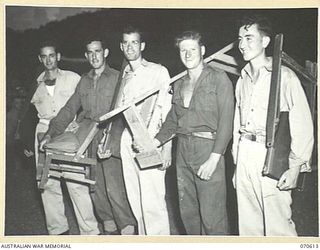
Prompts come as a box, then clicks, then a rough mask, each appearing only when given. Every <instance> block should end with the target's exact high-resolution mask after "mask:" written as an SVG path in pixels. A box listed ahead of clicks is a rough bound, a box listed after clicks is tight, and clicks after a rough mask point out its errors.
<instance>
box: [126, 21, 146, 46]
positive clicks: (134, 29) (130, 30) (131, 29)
mask: <svg viewBox="0 0 320 250" xmlns="http://www.w3.org/2000/svg"><path fill="white" fill-rule="evenodd" d="M132 33H137V34H139V36H140V42H144V34H143V32H142V31H141V30H140V29H139V28H138V27H135V26H132V25H128V26H125V27H124V28H123V30H122V35H123V34H132ZM121 39H122V38H121Z"/></svg>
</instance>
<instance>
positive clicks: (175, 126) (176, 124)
mask: <svg viewBox="0 0 320 250" xmlns="http://www.w3.org/2000/svg"><path fill="white" fill-rule="evenodd" d="M185 81H189V77H188V76H185V77H183V78H181V79H180V80H178V81H177V82H176V83H175V84H174V95H173V99H172V103H173V104H172V107H171V110H170V112H169V114H168V116H167V119H166V121H165V122H164V124H163V126H162V128H161V130H160V132H159V133H158V134H157V136H156V138H157V139H158V140H159V141H160V142H164V141H166V140H168V139H169V138H170V137H171V136H172V135H173V134H175V133H180V134H189V133H192V132H216V139H215V143H214V147H213V150H212V152H213V153H218V154H224V152H225V150H226V147H227V145H228V143H229V141H230V139H231V136H232V121H233V114H234V94H233V86H232V83H231V81H230V79H229V78H228V76H227V74H226V73H225V72H224V71H220V70H218V69H214V68H212V67H209V66H207V65H206V66H205V67H204V69H203V71H202V73H201V74H200V76H199V78H198V80H197V82H196V85H195V88H194V91H193V94H192V98H191V101H190V105H189V107H188V108H186V107H184V104H183V98H182V94H181V88H182V86H183V84H184V82H185Z"/></svg>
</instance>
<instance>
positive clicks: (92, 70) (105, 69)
mask: <svg viewBox="0 0 320 250" xmlns="http://www.w3.org/2000/svg"><path fill="white" fill-rule="evenodd" d="M109 74H110V66H109V65H108V64H106V66H105V67H104V70H103V71H102V73H101V75H109ZM94 75H95V72H94V69H91V70H90V71H89V73H88V76H89V77H90V78H92V79H93V77H94Z"/></svg>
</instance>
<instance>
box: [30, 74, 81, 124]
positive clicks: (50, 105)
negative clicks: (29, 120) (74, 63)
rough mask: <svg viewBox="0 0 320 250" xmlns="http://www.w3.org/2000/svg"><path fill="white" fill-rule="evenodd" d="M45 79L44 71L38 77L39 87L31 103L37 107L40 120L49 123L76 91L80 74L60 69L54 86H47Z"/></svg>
mask: <svg viewBox="0 0 320 250" xmlns="http://www.w3.org/2000/svg"><path fill="white" fill-rule="evenodd" d="M44 80H45V72H42V73H41V74H40V76H39V77H38V78H37V82H38V87H37V89H36V91H35V93H34V94H33V97H32V99H31V103H33V104H34V106H35V107H36V109H37V111H38V117H39V119H40V121H41V120H42V121H47V122H48V123H49V121H50V120H51V119H52V118H53V117H55V116H56V115H57V114H58V112H59V111H60V109H61V108H62V107H63V106H64V105H65V104H66V102H67V101H68V100H69V98H70V97H71V96H72V94H73V93H74V91H75V89H76V86H77V84H78V82H79V80H80V76H79V75H78V74H76V73H74V72H72V71H67V70H61V69H58V74H57V78H56V84H55V85H54V86H49V87H48V86H46V85H45V83H44ZM73 118H74V116H73V117H72V119H73ZM72 119H71V120H72ZM68 124H69V123H68ZM68 124H67V125H68Z"/></svg>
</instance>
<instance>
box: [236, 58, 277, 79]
mask: <svg viewBox="0 0 320 250" xmlns="http://www.w3.org/2000/svg"><path fill="white" fill-rule="evenodd" d="M268 59H269V60H267V62H266V63H265V65H263V66H262V67H261V68H260V70H265V71H268V72H272V57H268ZM240 74H241V78H244V77H245V76H246V75H247V76H249V77H250V78H251V79H252V74H251V69H250V63H247V64H246V65H245V66H244V67H243V69H242V70H241V72H240Z"/></svg>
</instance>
